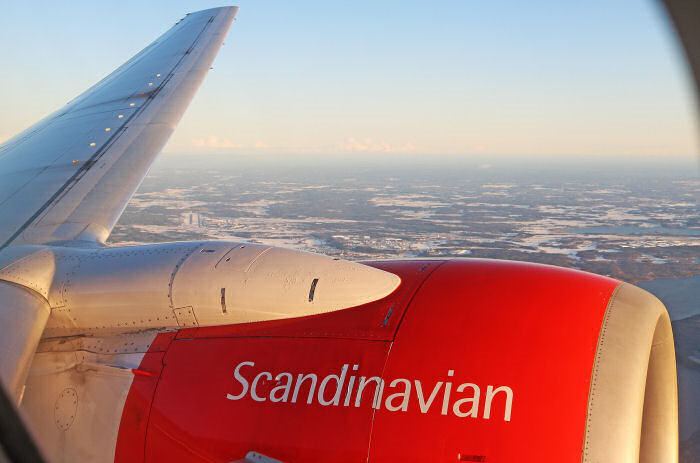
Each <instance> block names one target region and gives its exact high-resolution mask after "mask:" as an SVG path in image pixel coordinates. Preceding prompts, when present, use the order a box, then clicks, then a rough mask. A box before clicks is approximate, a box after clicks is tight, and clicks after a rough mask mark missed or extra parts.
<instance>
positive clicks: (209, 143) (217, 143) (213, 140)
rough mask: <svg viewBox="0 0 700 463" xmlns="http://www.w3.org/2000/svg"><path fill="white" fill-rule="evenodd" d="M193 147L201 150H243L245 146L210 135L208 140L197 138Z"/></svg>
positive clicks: (193, 141) (193, 142)
mask: <svg viewBox="0 0 700 463" xmlns="http://www.w3.org/2000/svg"><path fill="white" fill-rule="evenodd" d="M192 146H197V147H199V148H243V144H241V143H234V142H232V141H231V140H229V139H228V138H219V137H217V136H216V135H209V137H208V138H206V139H205V138H195V139H194V140H192Z"/></svg>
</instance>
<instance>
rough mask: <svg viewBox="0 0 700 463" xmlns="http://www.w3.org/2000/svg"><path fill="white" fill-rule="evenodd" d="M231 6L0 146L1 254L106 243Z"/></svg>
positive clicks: (216, 44) (220, 35)
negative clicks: (11, 249)
mask: <svg viewBox="0 0 700 463" xmlns="http://www.w3.org/2000/svg"><path fill="white" fill-rule="evenodd" d="M237 12H238V8H237V7H223V8H214V9H209V10H204V11H199V12H197V13H192V14H189V15H187V16H186V17H185V18H184V19H182V20H181V21H179V22H178V23H177V24H176V25H175V26H173V27H172V28H171V29H170V30H169V31H167V32H166V33H165V34H163V35H162V36H161V37H159V38H158V39H157V40H156V41H155V42H153V43H152V44H150V45H149V46H148V47H146V48H145V49H144V50H142V51H141V52H140V53H138V54H137V55H136V56H134V57H133V58H131V59H130V60H129V61H127V62H126V63H124V64H123V65H122V66H121V67H119V68H118V69H117V70H115V71H114V72H113V73H112V74H110V75H109V76H107V77H106V78H104V79H103V80H102V81H100V82H99V83H97V84H96V85H94V86H93V87H92V88H90V89H89V90H87V91H86V92H85V93H83V94H82V95H80V96H79V97H77V98H76V99H74V100H73V101H71V102H69V103H68V104H67V105H66V106H64V107H63V108H61V109H60V110H58V111H56V112H55V113H53V114H51V115H49V116H48V117H46V118H45V119H43V120H41V121H40V122H38V123H37V124H35V125H33V126H32V127H30V128H28V129H27V130H25V131H24V132H22V133H20V134H18V135H17V136H15V137H14V138H12V139H10V140H8V141H7V142H6V143H5V144H3V145H2V146H0V217H2V220H0V250H1V249H3V248H5V247H7V246H8V245H15V244H43V243H55V242H62V241H76V240H77V241H93V242H98V243H104V241H105V240H106V239H107V237H108V236H109V234H110V232H111V230H112V228H113V227H114V224H115V223H116V221H117V219H118V218H119V216H120V215H121V213H122V211H123V210H124V208H125V207H126V205H127V203H128V201H129V199H130V198H131V196H132V195H133V194H134V192H135V191H136V189H137V188H138V186H139V185H140V184H141V181H142V180H143V178H144V176H145V175H146V173H147V171H148V169H149V167H150V166H151V164H152V163H153V160H154V159H155V157H156V155H157V154H158V153H159V152H160V150H161V149H162V147H163V145H164V144H165V142H166V141H167V139H168V138H169V136H170V134H171V133H172V132H173V130H174V128H175V125H176V124H177V122H178V121H179V120H180V118H181V117H182V114H183V112H184V111H185V109H186V107H187V105H188V104H189V102H190V100H191V99H192V97H193V96H194V94H195V92H196V91H197V89H198V88H199V85H200V84H201V82H202V80H203V79H204V77H205V76H206V74H207V72H208V70H209V69H210V66H211V63H212V61H213V60H214V57H215V56H216V54H217V52H218V50H219V48H220V47H221V45H222V43H223V40H224V37H225V35H226V33H227V31H228V29H229V27H230V26H231V23H232V22H233V20H234V18H235V15H236V13H237Z"/></svg>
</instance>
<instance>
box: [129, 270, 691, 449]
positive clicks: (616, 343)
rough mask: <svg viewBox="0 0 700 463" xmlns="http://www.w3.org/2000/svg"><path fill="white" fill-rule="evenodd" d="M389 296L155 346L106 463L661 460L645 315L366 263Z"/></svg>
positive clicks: (504, 278) (511, 273)
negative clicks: (388, 284)
mask: <svg viewBox="0 0 700 463" xmlns="http://www.w3.org/2000/svg"><path fill="white" fill-rule="evenodd" d="M372 265H374V266H376V267H379V268H381V269H384V270H388V271H391V272H393V273H395V274H397V275H399V276H400V277H401V279H402V283H401V285H400V286H399V288H398V289H397V290H396V291H395V292H394V293H392V294H391V295H390V296H388V297H386V298H384V299H382V300H380V301H376V302H372V303H370V304H366V305H363V306H360V307H356V308H352V309H346V310H342V311H338V312H332V313H328V314H323V315H314V316H309V317H303V318H296V319H287V320H278V321H268V322H258V323H250V324H240V325H229V326H219V327H208V328H192V329H184V330H181V331H179V332H178V333H176V334H174V333H172V334H164V335H160V336H159V338H157V339H156V342H154V343H153V345H152V347H151V352H150V353H149V354H147V355H146V357H145V358H144V363H143V364H142V365H141V368H140V369H139V372H140V373H141V374H139V375H137V376H136V378H135V380H134V383H133V385H132V388H131V390H130V392H129V396H128V398H127V402H126V405H125V410H124V414H123V417H122V423H121V426H120V430H119V438H118V442H117V451H116V460H117V461H129V462H134V461H144V458H145V461H148V462H158V461H179V462H194V461H211V462H231V461H237V460H241V461H243V460H242V459H243V458H244V457H245V456H246V455H247V454H248V453H249V452H257V453H258V454H260V455H265V456H267V457H269V458H272V459H275V460H278V461H282V462H329V461H332V462H361V461H362V462H364V461H369V462H396V461H407V462H408V461H415V462H418V461H444V462H453V461H486V462H516V461H517V462H543V461H556V462H580V461H591V462H593V461H614V462H623V461H655V462H661V461H665V462H670V461H675V459H676V458H677V401H676V382H675V381H676V380H675V360H674V351H673V340H672V335H671V331H670V322H669V320H668V315H667V314H666V311H665V309H664V308H663V305H662V304H661V303H660V302H658V300H656V299H655V298H654V297H653V296H651V295H649V294H648V293H646V292H644V291H642V290H640V289H637V288H635V287H633V286H631V285H627V284H624V283H619V282H617V281H615V280H611V279H608V278H604V277H599V276H596V275H592V274H588V273H583V272H578V271H573V270H566V269H561V268H556V267H550V266H542V265H534V264H525V263H515V262H503V261H490V260H454V261H409V262H379V263H373V264H372Z"/></svg>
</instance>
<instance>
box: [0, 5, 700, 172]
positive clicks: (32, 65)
mask: <svg viewBox="0 0 700 463" xmlns="http://www.w3.org/2000/svg"><path fill="white" fill-rule="evenodd" d="M235 4H237V5H238V6H240V8H241V9H240V12H239V14H238V18H237V20H236V22H235V23H234V24H233V26H232V28H231V30H230V32H229V36H228V38H227V39H226V44H225V46H224V47H223V48H222V49H221V52H220V53H219V55H218V57H217V59H216V61H215V63H214V69H213V70H212V71H211V72H210V74H209V76H208V77H207V78H206V80H205V81H204V84H203V86H202V88H201V89H200V91H199V93H198V94H197V95H196V97H195V99H194V100H193V102H192V104H191V106H190V108H189V109H188V111H187V112H186V113H185V116H184V117H183V119H182V121H181V122H180V125H179V126H178V128H177V130H176V132H175V133H174V135H173V136H172V138H171V140H170V141H169V143H168V145H167V146H166V148H165V150H164V151H165V152H166V153H168V154H172V155H175V154H225V155H260V156H263V155H280V154H294V153H297V154H305V155H312V156H315V155H319V156H321V155H343V154H345V155H353V154H360V153H362V154H369V155H374V156H382V155H386V156H389V155H392V156H397V155H400V156H404V155H405V156H409V155H411V154H421V155H449V156H487V157H488V156H494V157H498V156H526V157H527V156H554V157H558V158H567V157H575V156H600V157H614V156H631V157H640V158H641V157H645V158H650V157H652V158H660V159H662V158H668V159H671V158H674V159H675V158H685V159H688V158H692V157H695V156H697V155H698V147H699V145H700V144H699V141H698V130H697V128H698V123H697V121H696V106H695V100H694V94H693V89H692V85H691V81H690V76H689V74H688V72H687V69H686V66H685V63H684V61H683V56H682V52H681V51H680V50H679V49H678V48H677V47H676V43H675V37H674V35H673V32H672V31H671V29H670V28H669V26H668V24H667V22H666V17H665V16H664V12H663V10H662V9H661V8H660V6H659V5H658V4H656V3H655V2H653V1H649V0H616V1H614V2H611V1H609V0H587V1H585V2H582V1H574V0H571V1H565V0H556V1H555V0H551V1H540V0H532V1H528V2H523V1H521V0H493V1H483V0H478V1H477V0H462V1H451V2H450V1H441V0H436V1H432V2H425V1H423V2H413V1H406V0H403V1H389V0H387V1H378V0H374V1H363V0H357V1H353V2H338V1H294V2H291V1H288V0H269V1H265V0H240V1H239V2H237V3H235ZM220 5H221V4H220V3H214V2H208V1H201V0H200V1H191V0H169V1H148V2H144V1H131V0H120V1H119V2H97V1H94V0H93V1H71V2H70V3H68V2H55V1H26V2H6V3H5V4H3V6H2V14H1V15H0V43H1V44H3V45H2V47H0V57H1V58H2V63H3V69H2V72H0V89H1V91H2V93H3V102H4V108H5V110H4V111H2V112H0V141H2V140H4V139H7V138H9V137H10V136H12V135H14V134H15V133H17V132H19V131H21V130H23V129H24V128H26V127H28V126H29V125H31V124H32V123H34V122H36V121H38V120H39V119H40V118H41V117H43V116H45V115H47V114H49V113H51V112H53V111H55V110H56V109H58V108H60V107H61V106H62V105H63V104H65V103H66V102H67V101H69V100H70V99H71V98H73V97H74V96H76V95H78V94H79V93H81V92H82V91H83V90H84V89H86V88H87V87H89V86H90V85H92V84H93V83H95V82H96V81H98V80H99V79H101V78H102V77H103V76H105V75H106V74H108V73H109V72H111V71H112V70H113V69H115V68H116V67H117V66H119V65H120V64H121V63H123V62H124V61H126V60H127V59H128V58H129V57H131V56H132V55H134V54H135V53H137V52H138V51H139V50H140V49H142V48H143V47H145V46H146V45H148V44H149V43H150V42H151V41H153V40H154V39H155V38H156V37H158V36H159V35H160V34H161V33H163V32H165V31H166V30H167V29H168V28H169V27H171V26H172V25H173V24H174V23H175V22H176V21H177V20H178V19H180V18H181V17H182V16H184V14H185V13H187V12H190V11H196V10H199V9H204V8H208V7H213V6H220ZM10 109H11V110H10ZM232 159H233V161H232V162H235V157H232Z"/></svg>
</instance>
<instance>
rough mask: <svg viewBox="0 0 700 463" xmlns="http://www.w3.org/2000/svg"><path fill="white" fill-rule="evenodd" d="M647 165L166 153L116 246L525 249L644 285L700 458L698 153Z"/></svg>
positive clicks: (403, 252)
mask: <svg viewBox="0 0 700 463" xmlns="http://www.w3.org/2000/svg"><path fill="white" fill-rule="evenodd" d="M640 164H642V165H641V166H640V165H636V164H635V163H629V162H628V163H622V162H617V163H610V164H609V165H606V164H605V163H601V162H598V163H592V162H587V163H578V164H576V163H569V164H565V163H561V162H559V163H553V162H551V161H549V162H548V161H544V160H540V161H533V162H527V163H526V162H523V161H519V162H509V161H500V162H499V163H497V162H493V161H488V160H481V161H479V162H476V161H464V160H462V161H460V160H456V159H449V158H448V159H445V158H441V159H438V160H434V159H431V158H411V159H408V160H402V159H401V158H398V157H397V158H396V159H394V160H376V159H372V158H370V157H367V156H364V157H361V158H357V159H349V158H343V159H340V160H328V159H324V158H323V157H316V158H311V157H306V158H274V159H266V158H261V159H256V158H254V157H246V156H237V157H223V156H211V157H194V156H163V157H161V159H160V160H159V161H158V162H157V163H156V165H155V166H154V167H153V169H152V170H151V173H150V174H149V175H148V176H147V177H146V179H145V181H144V183H143V184H142V186H141V188H140V189H139V191H138V192H137V193H136V195H135V196H134V197H133V199H132V200H131V202H130V203H129V205H128V207H127V209H126V210H125V212H124V214H123V215H122V216H121V219H120V221H119V223H118V224H117V226H116V227H115V229H114V231H113V233H112V236H111V244H114V245H123V244H140V243H152V242H161V241H176V240H230V241H251V242H257V243H265V244H270V245H276V246H284V247H291V248H296V249H301V250H306V251H311V252H318V253H322V254H326V255H331V256H338V257H342V258H346V259H351V260H375V259H399V258H425V257H440V258H443V257H460V258H461V257H477V258H495V259H513V260H526V261H531V262H540V263H546V264H553V265H559V266H564V267H570V268H577V269H581V270H585V271H589V272H594V273H598V274H602V275H607V276H611V277H614V278H618V279H621V280H624V281H628V282H631V283H636V284H639V285H640V286H642V287H644V288H645V289H647V290H649V291H651V292H653V293H654V294H656V295H657V296H658V297H659V298H660V299H662V301H664V303H665V304H666V306H667V307H668V309H669V312H670V314H671V318H672V320H673V326H674V333H675V337H676V350H677V358H678V371H679V394H680V401H681V407H680V424H681V429H680V436H681V462H684V463H691V462H700V206H699V205H698V202H699V201H698V199H699V198H700V175H699V174H698V169H697V165H695V164H693V163H692V162H691V163H688V164H687V165H685V166H684V165H678V166H674V165H672V164H673V163H669V165H662V164H658V163H657V164H652V163H648V164H645V163H643V162H642V163H640Z"/></svg>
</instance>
